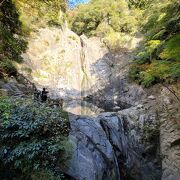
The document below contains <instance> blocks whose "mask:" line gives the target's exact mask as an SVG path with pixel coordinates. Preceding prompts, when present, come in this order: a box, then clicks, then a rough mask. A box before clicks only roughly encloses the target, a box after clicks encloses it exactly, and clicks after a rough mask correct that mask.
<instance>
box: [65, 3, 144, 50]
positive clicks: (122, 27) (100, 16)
mask: <svg viewBox="0 0 180 180" xmlns="http://www.w3.org/2000/svg"><path fill="white" fill-rule="evenodd" d="M137 12H138V11H136V13H134V10H131V11H130V9H129V8H128V3H127V2H126V1H125V0H119V1H114V0H92V1H90V3H88V4H85V5H80V6H78V7H77V8H76V9H74V10H72V11H69V13H68V19H69V24H70V27H71V29H72V30H73V31H74V32H76V33H77V34H78V35H82V34H85V35H87V36H94V35H96V36H99V37H101V38H105V39H107V41H108V44H109V47H111V44H113V46H112V47H113V48H117V47H118V46H117V45H118V44H119V42H120V41H121V46H120V47H122V46H123V44H122V43H123V41H124V40H123V37H120V36H123V35H125V36H131V35H134V34H135V33H136V32H137V28H138V20H137V18H136V16H134V14H137ZM138 13H139V14H141V12H140V11H139V12H138ZM118 33H119V34H118ZM116 35H118V40H117V42H114V37H115V36H116ZM111 38H112V39H111ZM125 39H126V38H125ZM114 44H115V47H114ZM120 47H119V48H120Z"/></svg>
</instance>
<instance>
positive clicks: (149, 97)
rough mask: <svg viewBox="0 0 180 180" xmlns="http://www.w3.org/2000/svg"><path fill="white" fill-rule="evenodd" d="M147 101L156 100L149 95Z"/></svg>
mask: <svg viewBox="0 0 180 180" xmlns="http://www.w3.org/2000/svg"><path fill="white" fill-rule="evenodd" d="M148 99H150V100H155V99H156V98H155V97H154V96H153V95H151V96H148Z"/></svg>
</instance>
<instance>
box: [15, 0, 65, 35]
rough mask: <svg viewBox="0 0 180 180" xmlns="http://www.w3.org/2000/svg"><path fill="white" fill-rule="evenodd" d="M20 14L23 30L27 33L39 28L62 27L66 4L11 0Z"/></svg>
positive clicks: (61, 1) (62, 0)
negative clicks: (47, 26)
mask: <svg viewBox="0 0 180 180" xmlns="http://www.w3.org/2000/svg"><path fill="white" fill-rule="evenodd" d="M13 2H14V3H15V5H16V8H17V9H18V11H19V12H20V21H21V22H22V24H23V29H24V30H25V31H26V32H27V33H28V32H29V31H31V30H36V29H38V28H40V27H45V26H46V25H49V26H62V25H63V23H64V19H65V16H64V12H65V11H66V8H67V7H66V6H67V3H66V1H65V0H46V1H44V0H31V1H28V2H27V0H13Z"/></svg>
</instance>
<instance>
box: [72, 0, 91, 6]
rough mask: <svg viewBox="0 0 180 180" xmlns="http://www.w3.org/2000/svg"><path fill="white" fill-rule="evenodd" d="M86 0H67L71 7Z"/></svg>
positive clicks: (86, 0)
mask: <svg viewBox="0 0 180 180" xmlns="http://www.w3.org/2000/svg"><path fill="white" fill-rule="evenodd" d="M88 1H89V0H69V4H70V7H71V8H73V7H75V6H77V5H78V4H81V3H86V2H88Z"/></svg>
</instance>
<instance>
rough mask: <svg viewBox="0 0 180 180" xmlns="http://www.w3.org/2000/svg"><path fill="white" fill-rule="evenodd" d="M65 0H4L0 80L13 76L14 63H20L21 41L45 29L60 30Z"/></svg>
mask: <svg viewBox="0 0 180 180" xmlns="http://www.w3.org/2000/svg"><path fill="white" fill-rule="evenodd" d="M66 4H67V3H66V1H65V0H47V1H44V0H32V1H26V0H6V1H2V2H1V3H0V78H5V77H7V76H11V75H15V74H16V67H15V63H14V62H18V63H20V62H22V58H21V54H22V53H23V52H24V51H25V50H26V46H27V43H26V40H25V37H26V36H27V35H29V34H30V32H32V31H34V30H37V29H38V28H42V27H46V26H62V25H63V24H64V19H65V15H64V12H65V11H66V8H67V7H66Z"/></svg>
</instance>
